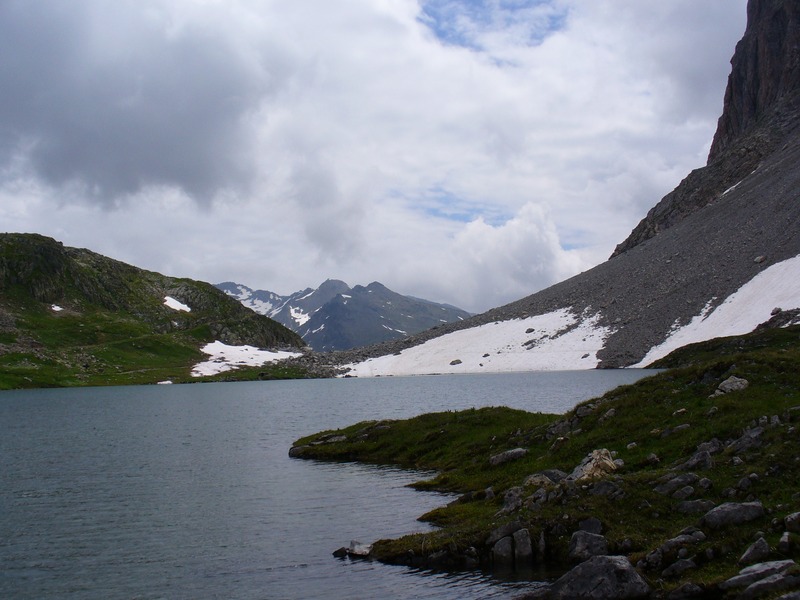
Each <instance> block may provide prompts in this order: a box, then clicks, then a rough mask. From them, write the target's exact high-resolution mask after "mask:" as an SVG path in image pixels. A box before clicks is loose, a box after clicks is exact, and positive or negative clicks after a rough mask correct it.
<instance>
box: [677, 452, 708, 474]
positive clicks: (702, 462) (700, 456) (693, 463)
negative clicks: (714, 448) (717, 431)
mask: <svg viewBox="0 0 800 600" xmlns="http://www.w3.org/2000/svg"><path fill="white" fill-rule="evenodd" d="M713 466H714V459H713V458H711V452H709V451H708V450H700V451H698V452H695V453H694V454H693V455H692V457H691V458H690V459H689V460H687V461H686V462H685V463H683V464H682V465H680V466H678V467H676V469H677V470H679V471H693V470H695V469H702V470H704V471H707V470H708V469H710V468H712V467H713Z"/></svg>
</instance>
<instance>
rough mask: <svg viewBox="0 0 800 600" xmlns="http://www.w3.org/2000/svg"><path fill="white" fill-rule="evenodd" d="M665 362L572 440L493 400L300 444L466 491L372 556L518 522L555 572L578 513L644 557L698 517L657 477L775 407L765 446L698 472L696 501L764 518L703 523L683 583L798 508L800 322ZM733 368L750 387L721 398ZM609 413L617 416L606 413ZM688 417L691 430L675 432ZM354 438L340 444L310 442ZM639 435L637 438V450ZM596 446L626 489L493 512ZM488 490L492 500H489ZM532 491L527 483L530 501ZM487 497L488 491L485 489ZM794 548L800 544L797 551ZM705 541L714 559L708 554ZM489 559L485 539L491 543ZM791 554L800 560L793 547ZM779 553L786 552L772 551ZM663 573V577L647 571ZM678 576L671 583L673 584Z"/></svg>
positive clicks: (706, 575) (550, 419)
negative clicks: (613, 456)
mask: <svg viewBox="0 0 800 600" xmlns="http://www.w3.org/2000/svg"><path fill="white" fill-rule="evenodd" d="M659 366H662V367H671V368H670V369H669V370H667V371H664V372H662V373H660V374H658V375H656V376H653V377H650V378H646V379H643V380H641V381H639V382H637V383H636V384H634V385H628V386H622V387H620V388H617V389H615V390H612V391H610V392H608V393H607V394H606V395H605V396H603V397H602V398H599V399H595V400H592V401H590V402H588V403H585V404H588V405H591V406H593V407H594V408H593V410H592V411H591V413H590V414H589V415H588V416H586V417H584V418H583V419H579V420H578V419H576V413H575V411H571V412H570V413H569V414H567V415H565V416H564V417H563V418H564V419H565V420H567V421H570V420H573V419H574V420H575V422H574V424H573V426H572V427H571V428H569V429H570V431H569V432H568V433H566V434H563V439H561V440H556V439H555V437H553V436H552V435H549V434H548V431H547V430H548V427H549V426H550V425H552V424H553V423H555V422H556V421H557V420H558V419H560V418H561V417H557V416H553V415H541V414H532V413H525V412H522V411H517V410H511V409H508V408H486V409H480V410H474V409H473V410H468V411H462V412H446V413H435V414H430V415H423V416H420V417H416V418H414V419H410V420H406V421H382V422H373V423H359V424H356V425H353V426H351V427H348V428H345V429H342V430H338V431H329V432H323V433H321V434H315V435H311V436H307V437H305V438H303V439H301V440H298V441H297V442H296V443H295V447H296V448H295V450H293V453H296V454H298V455H299V456H301V457H305V458H314V459H318V460H347V461H352V460H358V461H364V462H371V463H384V464H395V465H400V466H404V467H408V468H414V469H426V470H433V471H435V472H436V475H435V476H433V477H432V478H431V479H429V480H427V481H423V482H418V483H416V484H415V487H417V488H419V489H431V490H443V491H457V492H461V493H464V494H466V495H465V496H464V497H463V501H462V502H458V503H454V504H452V505H449V506H445V507H442V508H440V509H437V510H435V511H432V512H431V513H429V514H427V515H424V516H423V517H422V518H424V519H425V520H429V521H432V522H434V523H436V524H437V525H440V526H441V529H440V530H438V531H435V532H432V533H428V534H424V535H417V536H410V537H405V538H400V539H398V540H382V541H379V542H378V543H377V544H376V550H375V552H376V556H377V557H378V558H380V559H382V560H386V561H388V562H406V561H407V557H408V556H411V554H410V552H413V555H414V556H415V557H419V556H421V555H430V554H432V553H434V552H437V551H441V550H447V551H450V552H456V553H457V552H459V551H463V550H464V549H466V548H468V547H470V546H473V547H476V548H479V549H481V548H482V545H483V543H484V541H485V539H486V537H487V534H488V533H489V531H491V530H492V529H493V528H495V527H496V526H498V525H499V524H500V523H502V522H503V521H506V520H509V519H512V518H513V519H518V520H520V521H521V522H523V524H524V525H525V526H527V527H528V529H529V531H530V533H531V536H532V538H533V539H538V537H539V535H540V534H542V533H543V534H544V536H545V538H546V540H547V544H548V548H549V550H548V556H549V560H551V561H554V562H555V567H554V569H555V571H558V570H559V569H563V568H564V567H565V557H566V548H567V544H568V542H569V538H570V535H571V533H572V532H573V531H575V530H576V529H577V524H578V522H579V521H580V520H581V519H583V518H585V517H588V516H595V517H598V518H600V519H601V521H602V522H603V524H604V527H605V531H604V535H605V536H606V537H607V539H608V540H609V543H610V544H611V547H612V550H617V551H619V550H620V549H621V548H625V552H626V553H627V554H628V555H629V556H630V558H631V559H632V560H633V561H634V562H635V561H637V560H639V559H640V558H643V557H644V556H645V555H646V554H647V552H649V551H650V550H653V549H655V548H656V547H658V546H659V545H660V544H661V543H663V542H664V541H665V540H667V539H669V538H671V537H674V536H675V535H677V534H678V532H679V531H680V530H681V529H683V528H684V527H687V526H692V525H697V524H698V520H699V517H700V515H686V514H681V513H678V512H676V510H675V507H676V505H677V503H678V501H677V500H675V499H673V498H671V497H665V496H662V495H660V494H658V493H656V492H655V491H654V490H653V488H654V487H655V486H656V484H657V483H658V479H659V478H660V477H662V476H665V475H668V474H670V473H673V474H674V473H675V472H674V471H671V469H672V468H673V467H675V466H676V465H678V464H680V463H682V462H684V461H686V460H687V459H688V458H689V457H690V456H691V455H692V454H693V453H694V452H695V450H696V447H697V445H698V444H700V443H704V442H708V441H710V440H712V439H714V438H717V439H719V440H720V441H721V442H723V443H725V442H728V441H731V440H734V439H737V438H739V437H740V436H741V435H742V432H743V430H744V429H745V428H746V427H748V426H750V425H751V424H757V423H758V420H759V419H760V418H762V417H767V418H770V417H772V416H773V415H776V416H778V417H779V418H780V420H781V422H782V424H781V425H780V426H778V427H774V428H767V430H766V432H765V433H764V435H763V444H762V446H761V447H759V448H754V449H751V450H748V451H745V452H742V453H740V454H739V455H738V458H740V459H741V460H742V461H743V462H742V464H740V465H738V466H736V465H735V464H734V463H733V461H732V459H733V455H732V453H731V452H730V451H728V450H726V451H723V452H722V453H720V454H716V455H714V465H713V467H712V468H711V469H710V470H708V471H700V470H697V471H696V473H697V474H698V475H699V476H700V477H707V478H709V479H710V480H711V481H712V482H713V485H712V487H711V488H710V489H708V490H702V489H700V488H699V487H696V491H695V494H694V495H693V496H692V499H708V500H711V501H713V502H714V503H716V504H721V503H723V502H726V501H739V502H741V501H746V500H751V499H758V500H759V501H761V502H762V503H763V504H764V506H765V508H766V509H767V511H768V516H766V517H765V518H763V519H760V520H758V521H755V522H753V523H748V524H746V525H743V526H740V527H736V528H732V529H730V530H723V531H719V532H706V533H707V534H708V536H709V539H708V540H707V541H706V542H704V543H703V544H701V545H699V546H697V547H696V548H692V552H693V553H696V554H697V555H698V556H699V558H698V562H699V563H700V567H699V568H698V569H697V570H694V571H690V572H689V573H688V574H687V575H686V578H685V579H690V580H692V581H695V582H700V583H703V584H706V585H711V584H713V583H714V582H718V581H720V580H721V579H723V578H726V577H729V576H731V575H732V574H734V573H735V572H738V567H737V566H736V560H737V559H738V558H739V556H741V554H742V553H743V552H744V550H745V549H746V547H747V546H748V545H749V544H750V543H751V542H752V541H753V540H754V536H755V535H756V533H757V532H761V533H763V534H764V535H765V536H766V537H767V539H768V541H769V542H770V543H771V544H773V546H774V545H775V544H777V541H778V539H779V536H780V533H781V531H782V530H780V527H779V526H776V527H773V523H772V521H773V519H777V520H778V521H780V519H782V518H783V517H784V516H785V515H786V514H788V513H790V512H794V511H796V510H798V509H800V444H798V442H800V434H798V431H797V429H800V423H798V422H797V420H800V410H797V411H792V410H790V409H792V408H794V407H800V327H792V328H787V329H782V330H772V331H766V332H759V333H757V334H752V335H750V336H745V337H743V338H728V339H724V340H714V341H712V342H707V343H704V344H699V345H694V346H692V347H688V348H685V349H682V350H681V351H679V352H678V353H676V354H674V355H672V356H670V357H668V358H667V359H666V360H665V361H664V362H662V363H661V364H660V365H659ZM730 375H736V376H737V377H741V378H745V379H747V380H748V381H749V382H750V385H749V387H748V388H747V389H746V390H743V391H739V392H733V393H730V394H727V395H723V396H712V394H713V392H714V391H715V390H716V388H717V386H718V385H719V383H721V382H722V381H723V380H724V379H726V378H727V377H729V376H730ZM611 409H613V416H608V412H609V410H611ZM683 424H688V425H689V427H688V428H686V429H679V430H678V431H675V432H672V430H673V429H674V428H676V427H678V426H680V425H683ZM330 436H346V440H345V441H341V442H333V443H331V442H325V443H318V444H316V445H313V444H314V442H319V441H324V440H325V439H330ZM632 443H635V446H631V448H630V449H629V448H628V446H629V445H631V444H632ZM515 447H524V448H526V449H528V450H529V452H528V454H527V455H526V456H525V457H524V458H522V459H520V460H517V461H514V462H510V463H506V464H504V465H500V466H498V467H491V466H490V465H489V457H490V456H492V455H493V454H496V453H498V452H501V451H503V450H507V449H511V448H515ZM597 448H608V449H609V450H612V451H614V452H616V453H617V457H618V458H621V459H622V460H623V461H624V463H625V464H624V466H623V467H622V468H621V469H619V470H618V471H617V472H616V473H615V474H614V475H613V476H612V478H613V479H612V481H614V482H615V483H616V484H617V485H618V486H619V487H620V488H621V489H622V490H623V492H624V494H625V495H624V498H623V499H622V500H620V499H614V500H612V499H609V498H608V497H607V496H602V495H593V494H592V493H591V492H592V489H593V487H592V484H591V483H586V484H582V485H579V486H577V488H575V489H574V491H573V492H571V493H570V494H565V495H564V496H563V497H562V498H561V499H559V500H557V501H553V502H547V503H545V504H543V505H541V506H537V505H533V504H532V503H531V505H530V506H529V507H523V508H522V509H520V510H518V511H516V512H514V513H513V514H512V515H502V514H498V513H499V511H500V509H501V508H502V499H501V498H502V495H503V493H504V492H505V491H506V490H507V489H509V488H511V487H514V486H520V485H522V482H523V481H524V479H525V477H526V476H527V475H530V474H533V473H536V472H539V471H542V470H545V469H552V468H557V469H561V470H563V471H566V472H570V471H572V469H573V468H574V467H575V466H576V465H577V464H578V463H579V462H580V460H581V459H582V458H583V457H584V456H586V455H587V453H589V452H591V451H592V450H594V449H597ZM652 454H655V455H656V456H657V457H658V459H659V462H657V463H654V462H651V461H650V460H649V458H648V457H649V456H650V455H652ZM751 473H755V474H756V475H757V476H758V480H757V481H756V482H755V483H754V484H753V485H752V487H751V488H750V489H748V490H745V491H739V492H736V495H735V496H730V492H729V491H728V490H730V489H731V488H735V486H736V485H737V483H738V482H739V481H740V480H741V479H742V478H744V477H747V476H748V475H750V474H751ZM489 487H491V488H492V489H493V491H494V492H495V497H494V498H491V497H487V495H486V494H485V490H486V489H487V488H489ZM534 491H535V488H533V489H528V490H527V491H526V493H525V494H524V495H525V496H528V495H530V494H532V493H533V492H534ZM490 496H491V495H490ZM795 548H796V546H795ZM706 550H709V551H712V552H713V555H714V556H715V558H714V559H713V560H707V559H706V558H705V552H706ZM482 551H483V552H484V554H485V553H486V552H487V549H486V548H482ZM792 557H794V558H800V556H799V555H798V552H797V550H794V551H793V554H792ZM773 558H781V557H780V556H779V555H777V553H775V554H774V556H773ZM648 576H650V577H651V578H653V580H656V579H658V578H659V576H660V573H652V572H649V573H648ZM678 583H680V581H667V582H664V583H663V585H664V586H665V587H666V588H667V589H669V588H670V587H673V586H675V585H677V584H678Z"/></svg>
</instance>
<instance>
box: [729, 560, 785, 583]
mask: <svg viewBox="0 0 800 600" xmlns="http://www.w3.org/2000/svg"><path fill="white" fill-rule="evenodd" d="M796 564H797V563H795V562H794V561H793V560H773V561H770V562H765V563H758V564H755V565H750V566H749V567H745V568H744V569H742V570H741V571H739V574H738V575H736V576H734V577H731V578H730V579H728V580H727V581H723V582H722V583H721V584H719V588H720V589H721V590H732V589H736V588H743V587H749V586H750V585H752V584H753V583H755V582H756V581H760V580H761V579H766V578H767V577H771V576H772V575H775V574H776V573H785V572H786V571H788V570H789V569H791V568H792V567H794V566H796Z"/></svg>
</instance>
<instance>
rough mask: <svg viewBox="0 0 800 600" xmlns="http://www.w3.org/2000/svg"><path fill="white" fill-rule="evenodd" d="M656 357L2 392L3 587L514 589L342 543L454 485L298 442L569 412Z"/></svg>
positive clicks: (377, 531)
mask: <svg viewBox="0 0 800 600" xmlns="http://www.w3.org/2000/svg"><path fill="white" fill-rule="evenodd" d="M642 374H643V373H641V372H635V371H621V372H620V371H588V372H586V371H584V372H574V373H528V374H511V375H476V376H442V377H413V378H382V379H370V380H323V381H294V382H263V383H237V384H202V385H201V384H195V385H185V386H148V387H122V388H90V389H77V390H76V389H71V390H37V391H21V392H3V393H0V456H1V457H2V467H0V597H3V598H141V599H149V598H153V599H155V598H253V599H256V598H270V599H271V598H287V599H294V598H297V599H300V598H303V599H304V598H320V597H328V598H345V597H346V598H398V599H400V598H492V597H496V598H506V597H512V596H513V595H514V594H515V593H517V594H518V593H519V589H521V588H523V587H525V586H526V584H524V583H518V582H517V583H514V582H500V581H497V580H494V579H492V578H491V577H489V576H488V575H485V574H481V573H461V574H444V573H431V572H426V571H423V572H421V571H416V570H412V569H407V568H403V567H392V566H387V565H381V564H378V563H373V562H366V561H350V560H338V559H334V558H333V557H332V556H331V552H332V551H333V550H335V549H336V548H338V547H340V546H344V545H347V544H348V543H349V542H350V540H351V539H358V540H360V541H362V542H367V543H368V542H372V541H374V540H376V539H379V538H382V537H397V536H400V535H404V534H407V533H411V532H418V531H426V530H428V527H429V526H428V525H426V524H423V523H420V522H418V521H416V518H417V517H418V516H419V515H421V514H423V513H425V512H427V511H429V510H431V509H433V508H435V507H437V506H441V505H442V504H444V503H446V502H447V501H448V500H449V499H450V498H451V497H449V496H445V495H441V494H434V493H428V492H415V491H413V490H411V489H410V488H408V487H406V486H407V484H409V483H411V482H413V481H415V480H417V479H420V478H422V477H424V474H422V473H416V474H414V473H408V472H405V471H401V470H398V469H393V468H378V467H373V466H368V465H358V464H352V463H347V464H326V463H317V462H313V461H301V460H292V459H289V458H288V456H287V451H288V449H289V447H290V446H291V443H292V442H293V441H294V440H295V439H297V438H298V437H301V436H303V435H307V434H309V433H314V432H316V431H319V430H322V429H329V428H336V427H342V426H345V425H350V424H352V423H354V422H356V421H360V420H367V419H382V418H391V419H395V418H407V417H410V416H414V415H417V414H421V413H424V412H431V411H440V410H457V409H462V408H469V407H473V406H475V407H479V406H487V405H494V406H496V405H506V406H513V407H516V408H524V409H526V410H532V411H537V410H538V411H542V412H563V411H565V410H568V409H569V408H571V407H572V406H574V405H575V404H576V403H577V402H579V401H581V400H584V399H587V398H590V397H593V396H596V395H599V394H601V393H602V392H603V391H605V390H606V389H609V388H611V387H614V386H616V385H618V384H621V383H630V382H632V381H633V380H635V379H636V378H638V377H641V376H642Z"/></svg>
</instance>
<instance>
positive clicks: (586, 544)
mask: <svg viewBox="0 0 800 600" xmlns="http://www.w3.org/2000/svg"><path fill="white" fill-rule="evenodd" d="M606 554H608V541H607V540H606V538H604V537H603V536H602V535H599V534H597V533H589V532H588V531H576V532H575V533H573V534H572V538H570V540H569V550H568V555H569V559H570V560H571V561H574V562H582V561H584V560H588V559H590V558H591V557H593V556H603V555H606Z"/></svg>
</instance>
